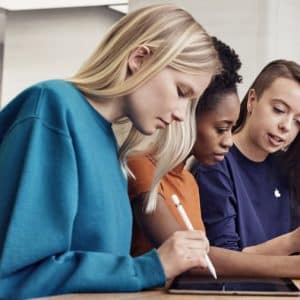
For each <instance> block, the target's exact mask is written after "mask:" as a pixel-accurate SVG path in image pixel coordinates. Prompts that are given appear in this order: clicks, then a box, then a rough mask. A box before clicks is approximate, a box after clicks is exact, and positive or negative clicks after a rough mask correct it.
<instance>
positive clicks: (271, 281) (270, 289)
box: [168, 274, 300, 296]
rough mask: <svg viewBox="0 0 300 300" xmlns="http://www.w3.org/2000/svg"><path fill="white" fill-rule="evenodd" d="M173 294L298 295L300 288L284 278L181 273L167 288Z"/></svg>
mask: <svg viewBox="0 0 300 300" xmlns="http://www.w3.org/2000/svg"><path fill="white" fill-rule="evenodd" d="M168 292H169V293H174V294H206V295H207V294H219V295H220V294H221V295H278V296H300V289H299V288H298V287H297V286H296V285H295V284H294V283H293V281H292V280H290V279H286V278H278V279H277V278H263V279H261V278H223V279H217V280H215V279H213V278H207V277H198V276H195V275H194V276H191V275H186V274H183V275H181V276H178V277H177V278H175V279H174V281H173V282H172V284H171V286H170V287H169V289H168Z"/></svg>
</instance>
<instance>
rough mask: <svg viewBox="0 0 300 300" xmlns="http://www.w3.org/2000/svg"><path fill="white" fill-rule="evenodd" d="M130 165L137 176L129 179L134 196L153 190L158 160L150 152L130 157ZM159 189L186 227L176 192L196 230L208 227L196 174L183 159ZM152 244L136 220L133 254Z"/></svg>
mask: <svg viewBox="0 0 300 300" xmlns="http://www.w3.org/2000/svg"><path fill="white" fill-rule="evenodd" d="M128 166H129V168H130V170H131V171H132V172H133V174H134V175H135V177H136V179H133V178H130V179H129V187H128V189H129V197H130V199H131V200H133V199H134V198H135V197H137V196H138V195H140V194H141V193H147V192H149V191H150V187H151V184H152V179H153V175H154V171H155V162H154V160H153V159H152V157H151V156H150V155H137V156H132V157H130V158H129V159H128ZM158 193H159V194H161V195H162V196H163V198H164V199H165V201H166V204H167V206H168V208H169V209H170V212H171V213H172V215H173V216H174V217H175V219H176V220H177V221H178V223H179V224H181V226H182V227H183V228H186V226H185V224H184V222H183V221H182V218H181V216H180V215H179V213H178V211H177V208H176V207H175V205H174V204H173V202H172V200H171V195H173V194H176V195H177V196H178V197H179V199H180V200H181V204H182V206H183V207H184V209H185V211H186V213H187V215H188V217H189V218H190V220H191V223H192V224H193V227H194V228H195V229H197V230H203V231H204V230H205V229H204V225H203V221H202V217H201V209H200V198H199V189H198V185H197V182H196V181H195V179H194V177H193V175H192V174H191V173H190V172H189V171H187V170H185V169H184V163H182V164H180V165H178V166H177V167H176V168H174V169H173V170H172V171H170V172H169V173H168V174H167V175H165V176H164V177H163V179H162V180H161V182H160V185H159V188H158ZM152 248H153V245H152V244H151V242H150V241H149V240H148V239H147V238H146V237H145V235H144V234H143V232H142V231H141V229H140V228H139V226H138V225H137V223H136V222H134V227H133V238H132V247H131V253H132V255H134V256H136V255H140V254H143V253H145V252H147V251H149V250H150V249H152Z"/></svg>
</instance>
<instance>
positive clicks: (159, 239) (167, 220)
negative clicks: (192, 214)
mask: <svg viewBox="0 0 300 300" xmlns="http://www.w3.org/2000/svg"><path fill="white" fill-rule="evenodd" d="M158 197H159V198H158V201H157V207H156V210H155V211H154V212H152V213H150V214H147V213H145V209H144V208H145V204H146V200H147V193H142V194H140V195H138V196H137V197H136V199H134V200H133V202H132V208H133V212H134V217H135V219H136V221H137V223H138V224H139V226H140V228H141V229H142V230H143V232H144V234H145V235H146V236H147V238H148V239H149V240H150V241H151V242H152V244H153V245H154V247H159V246H160V245H161V244H162V243H163V242H164V241H165V240H166V239H168V238H169V237H170V236H171V235H172V234H173V233H174V232H176V231H179V230H184V229H185V228H182V227H181V226H180V225H179V224H178V222H177V221H176V219H175V218H174V216H173V215H172V214H171V212H170V210H169V208H168V207H167V205H166V204H165V202H164V198H163V197H162V195H160V194H159V195H158Z"/></svg>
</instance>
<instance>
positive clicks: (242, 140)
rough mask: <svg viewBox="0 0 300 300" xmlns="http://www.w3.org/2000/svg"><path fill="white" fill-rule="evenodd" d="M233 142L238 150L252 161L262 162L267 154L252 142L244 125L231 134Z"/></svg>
mask: <svg viewBox="0 0 300 300" xmlns="http://www.w3.org/2000/svg"><path fill="white" fill-rule="evenodd" d="M233 142H234V144H235V146H236V147H237V148H238V149H239V150H240V152H242V153H243V154H244V155H245V156H246V157H247V158H248V159H250V160H252V161H255V162H262V161H264V160H265V159H266V158H267V156H268V153H266V152H265V151H263V150H262V149H260V148H259V147H258V145H256V144H255V143H254V141H253V140H252V138H251V136H250V135H249V134H248V130H247V128H245V127H244V128H243V129H242V130H241V131H240V132H238V133H237V134H235V135H234V136H233Z"/></svg>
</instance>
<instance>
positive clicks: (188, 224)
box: [171, 195, 217, 279]
mask: <svg viewBox="0 0 300 300" xmlns="http://www.w3.org/2000/svg"><path fill="white" fill-rule="evenodd" d="M171 199H172V201H173V203H174V205H175V206H176V208H177V210H178V212H179V214H180V216H181V217H182V220H183V222H184V224H185V225H186V227H187V229H188V230H194V227H193V225H192V223H191V221H190V219H189V217H188V216H187V214H186V212H185V210H184V208H183V206H182V204H181V203H180V200H179V198H178V197H177V195H172V196H171ZM204 258H205V260H206V263H207V267H208V269H209V271H210V273H211V275H212V276H213V277H214V278H215V279H217V273H216V270H215V267H214V265H213V264H212V262H211V260H210V259H209V257H208V255H207V254H206V253H205V255H204Z"/></svg>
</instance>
